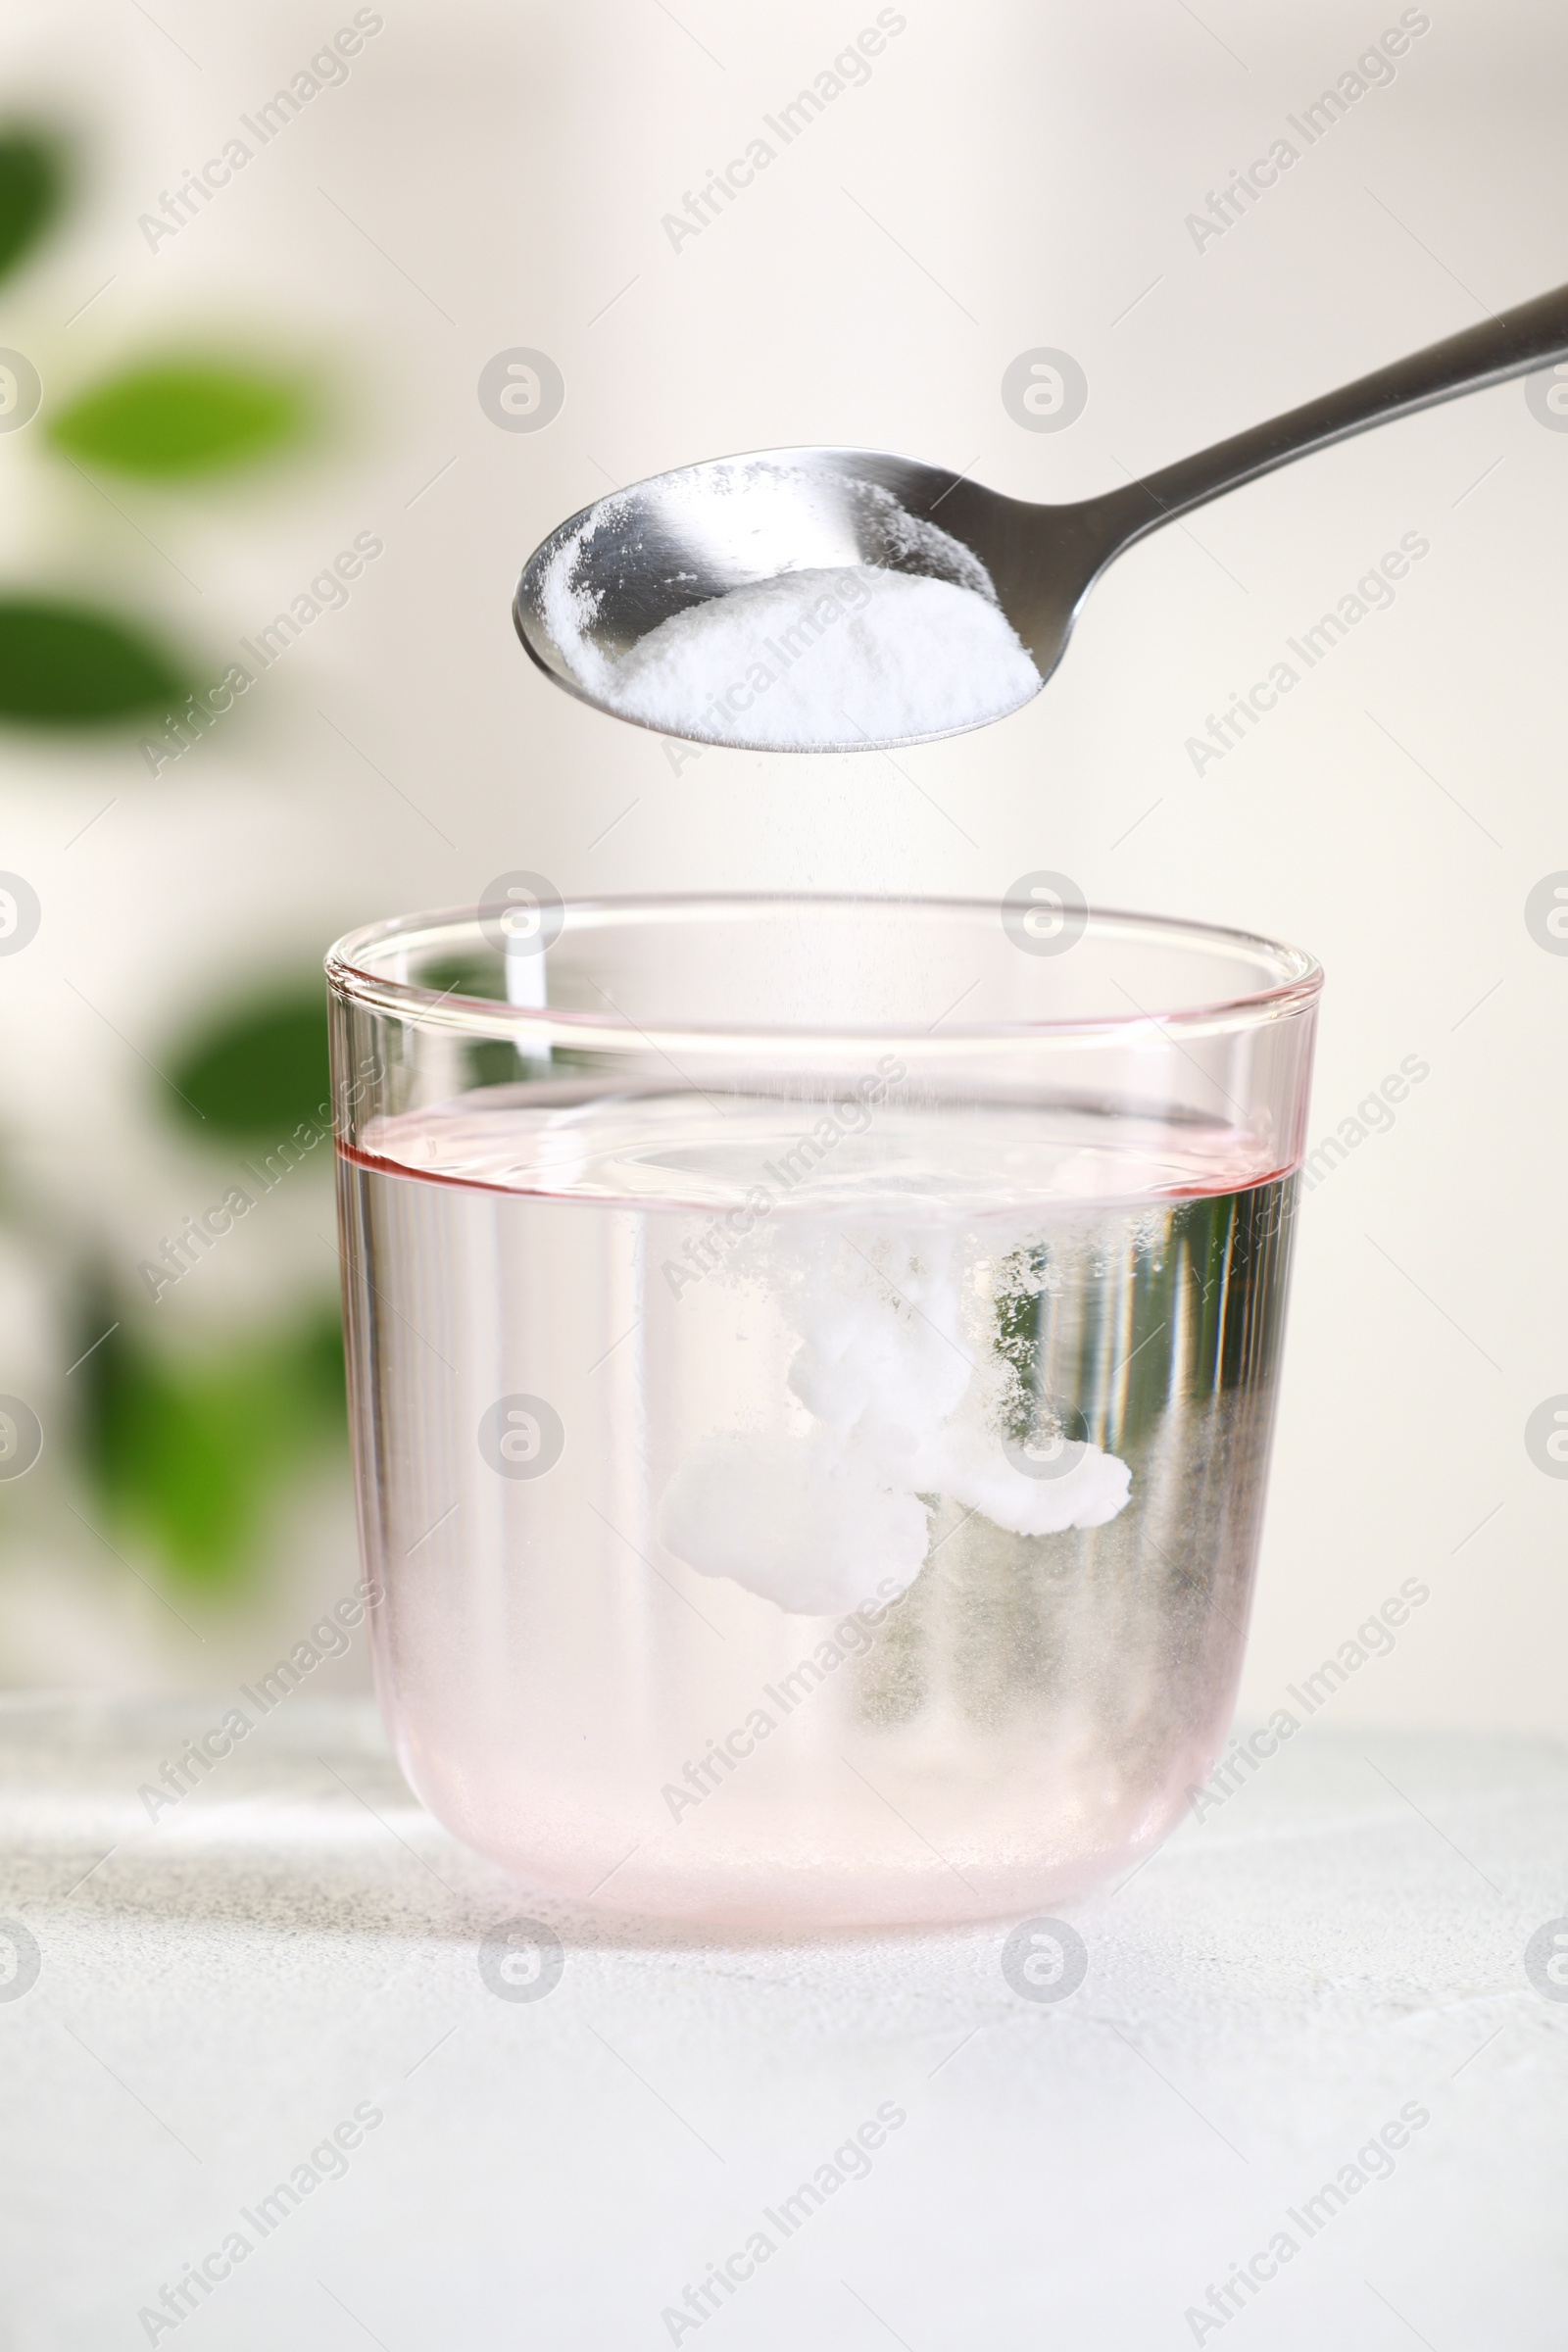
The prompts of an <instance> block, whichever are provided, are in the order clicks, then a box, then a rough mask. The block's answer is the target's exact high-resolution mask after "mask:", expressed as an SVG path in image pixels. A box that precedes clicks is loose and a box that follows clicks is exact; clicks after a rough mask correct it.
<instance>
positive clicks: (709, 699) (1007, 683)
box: [607, 564, 1040, 752]
mask: <svg viewBox="0 0 1568 2352" xmlns="http://www.w3.org/2000/svg"><path fill="white" fill-rule="evenodd" d="M607 684H608V691H607V699H608V700H609V701H611V702H612V703H613V706H614V708H615V710H616V711H619V712H621V713H622V714H623V715H624V716H625V717H627V718H635V719H640V720H641V721H642V723H643V724H644V725H645V726H650V727H659V728H662V729H663V730H665V731H666V732H668V733H670V734H683V733H686V732H687V731H688V730H690V731H694V732H696V733H698V734H701V735H703V736H705V737H708V738H710V739H713V740H716V741H719V742H725V743H738V744H747V745H750V746H752V747H754V748H759V749H766V750H769V751H780V752H809V751H819V750H824V749H842V748H844V747H846V746H852V745H853V746H858V745H859V744H861V743H867V742H869V743H896V742H899V741H901V740H903V739H904V738H907V737H908V736H911V735H938V734H942V733H944V732H946V731H948V730H951V729H955V728H959V727H972V726H978V725H981V724H983V723H984V722H985V721H986V720H987V719H992V718H1000V717H1002V716H1003V715H1004V714H1005V712H1006V711H1015V710H1017V709H1018V707H1019V705H1020V704H1022V703H1026V702H1028V701H1029V700H1030V698H1031V697H1032V696H1033V695H1035V694H1037V693H1038V692H1039V690H1040V672H1039V671H1038V670H1037V669H1036V667H1035V665H1034V663H1033V662H1031V661H1030V659H1029V656H1028V655H1027V654H1026V653H1025V651H1024V649H1023V647H1022V646H1021V645H1020V644H1019V642H1018V639H1017V637H1016V636H1015V635H1014V634H1013V631H1012V629H1011V627H1010V626H1009V624H1008V622H1007V620H1006V617H1005V614H1004V613H1003V612H1002V609H1001V607H1000V606H999V605H997V604H995V603H993V602H992V601H991V600H990V598H988V597H985V596H982V595H980V594H979V593H978V592H977V591H976V590H974V589H972V588H959V587H956V586H955V585H954V584H953V583H952V582H951V581H950V580H938V579H930V578H927V577H925V576H923V575H922V574H919V573H915V572H907V571H884V570H881V569H879V568H876V567H873V566H872V565H870V564H852V565H846V566H844V567H842V568H834V569H831V570H813V571H792V572H785V573H782V574H781V575H780V576H779V577H778V578H777V579H772V580H759V581H757V582H755V583H754V584H752V585H751V586H749V587H745V588H735V589H732V590H731V591H730V593H729V594H728V595H727V596H719V597H713V598H711V599H710V601H709V602H708V603H706V604H701V605H691V606H688V608H687V609H686V611H685V612H684V613H672V614H671V615H670V617H669V619H668V620H664V621H661V623H660V625H659V626H658V628H656V629H652V630H650V631H649V633H648V635H647V636H646V637H644V638H642V639H640V640H639V642H638V643H637V644H636V645H634V646H633V647H632V648H631V650H630V652H629V653H626V654H623V655H622V656H621V657H620V659H619V660H618V661H617V662H614V663H613V666H612V667H611V670H610V675H609V678H608V682H607Z"/></svg>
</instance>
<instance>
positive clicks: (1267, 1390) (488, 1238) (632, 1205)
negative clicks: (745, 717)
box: [327, 875, 1321, 1932]
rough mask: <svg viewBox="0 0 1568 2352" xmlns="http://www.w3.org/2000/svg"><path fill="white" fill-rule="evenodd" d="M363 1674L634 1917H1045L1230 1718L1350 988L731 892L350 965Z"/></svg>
mask: <svg viewBox="0 0 1568 2352" xmlns="http://www.w3.org/2000/svg"><path fill="white" fill-rule="evenodd" d="M327 972H328V976H329V979H330V984H331V991H332V998H333V1027H334V1043H333V1051H334V1076H335V1083H336V1092H337V1109H338V1133H339V1143H338V1150H339V1168H340V1176H341V1213H342V1233H343V1250H344V1264H345V1285H346V1297H347V1320H348V1346H349V1366H350V1386H351V1394H352V1399H353V1422H354V1435H355V1448H356V1464H357V1479H358V1489H359V1502H360V1516H361V1527H362V1540H363V1545H364V1553H365V1565H366V1573H367V1575H368V1577H370V1578H373V1579H374V1580H375V1581H376V1582H377V1583H378V1584H380V1585H381V1586H383V1587H384V1589H385V1594H386V1597H385V1600H384V1603H383V1605H382V1606H381V1607H379V1608H378V1609H377V1611H376V1614H375V1623H376V1671H377V1676H378V1684H379V1690H380V1694H381V1702H382V1705H383V1708H384V1710H385V1713H386V1717H387V1720H388V1723H389V1725H390V1727H391V1731H392V1734H393V1736H394V1738H395V1740H396V1742H397V1748H398V1753H399V1756H400V1758H401V1760H402V1763H403V1766H404V1769H405V1770H406V1772H407V1774H408V1776H409V1779H410V1781H411V1782H412V1784H413V1786H414V1787H415V1789H417V1791H418V1793H419V1795H420V1796H421V1797H422V1798H423V1799H424V1801H425V1802H426V1803H427V1804H428V1805H429V1807H430V1808H431V1810H432V1811H433V1812H434V1813H435V1814H436V1815H438V1817H439V1818H440V1819H441V1820H442V1821H443V1822H444V1823H446V1825H447V1826H448V1828H450V1829H451V1830H452V1831H453V1832H454V1834H455V1835H456V1836H458V1837H459V1838H463V1839H465V1840H466V1842H467V1843H468V1844H469V1845H471V1846H474V1847H476V1848H478V1849H479V1850H480V1851H481V1852H483V1853H486V1854H488V1855H490V1856H492V1857H493V1858H494V1859H495V1860H496V1861H498V1862H499V1863H501V1864H503V1865H504V1866H505V1867H506V1868H507V1869H508V1870H509V1871H511V1872H513V1873H514V1874H515V1875H516V1876H517V1877H518V1878H519V1879H521V1880H523V1881H525V1882H527V1883H529V1884H530V1885H532V1886H534V1887H539V1888H542V1889H549V1890H552V1891H554V1892H556V1893H559V1894H562V1895H565V1896H569V1897H573V1898H578V1899H581V1900H589V1899H591V1900H592V1901H593V1902H594V1903H595V1904H596V1905H597V1906H598V1907H600V1908H601V1909H604V1908H610V1909H613V1910H615V1911H619V1912H622V1913H640V1914H660V1915H664V1916H669V1917H681V1918H684V1919H687V1920H690V1921H693V1922H702V1923H707V1924H709V1925H711V1926H714V1927H728V1928H737V1929H743V1930H748V1929H749V1930H758V1931H763V1932H766V1931H774V1932H777V1931H781V1930H784V1931H787V1930H791V1929H805V1930H819V1929H829V1928H848V1927H863V1926H872V1925H915V1924H919V1923H930V1922H937V1921H944V1920H958V1919H975V1918H985V1917H1000V1916H1006V1915H1009V1914H1011V1915H1020V1914H1023V1913H1025V1912H1028V1911H1032V1910H1033V1911H1037V1910H1039V1909H1040V1908H1041V1907H1042V1906H1049V1905H1051V1904H1052V1903H1054V1902H1056V1901H1058V1900H1061V1899H1063V1898H1065V1897H1068V1896H1070V1895H1073V1894H1075V1893H1080V1892H1082V1891H1084V1890H1085V1889H1087V1888H1088V1887H1091V1886H1093V1885H1094V1884H1095V1883H1097V1882H1099V1881H1102V1880H1103V1879H1105V1878H1107V1877H1109V1876H1111V1875H1112V1874H1115V1873H1118V1872H1121V1871H1123V1870H1125V1869H1127V1868H1128V1867H1129V1866H1130V1865H1132V1864H1133V1863H1135V1862H1136V1861H1137V1860H1138V1859H1139V1858H1140V1857H1141V1856H1142V1855H1144V1854H1145V1853H1147V1852H1149V1851H1150V1850H1151V1848H1152V1846H1153V1845H1154V1844H1156V1843H1157V1842H1158V1840H1159V1839H1160V1838H1162V1837H1163V1836H1164V1835H1165V1834H1166V1832H1167V1831H1168V1830H1169V1829H1170V1828H1171V1826H1172V1824H1173V1823H1174V1822H1175V1820H1176V1819H1177V1817H1178V1815H1179V1814H1180V1813H1181V1811H1182V1810H1183V1807H1184V1805H1185V1804H1186V1802H1187V1798H1188V1792H1189V1791H1190V1789H1193V1788H1194V1787H1196V1786H1197V1785H1199V1784H1201V1782H1202V1781H1203V1779H1204V1778H1205V1777H1206V1775H1207V1773H1208V1772H1209V1770H1210V1768H1211V1765H1212V1763H1213V1760H1214V1758H1215V1756H1216V1754H1217V1753H1218V1751H1219V1748H1220V1746H1221V1744H1222V1741H1223V1740H1224V1737H1225V1734H1226V1731H1227V1728H1228V1725H1229V1720H1230V1714H1231V1709H1232V1705H1233V1702H1234V1695H1235V1689H1236V1682H1237V1677H1238V1674H1239V1672H1240V1666H1241V1658H1242V1649H1243V1642H1244V1638H1245V1628H1246V1624H1247V1617H1248V1610H1249V1604H1250V1593H1251V1585H1252V1576H1253V1568H1254V1563H1255V1558H1256V1551H1257V1543H1258V1532H1259V1523H1260V1519H1261V1515H1262V1508H1263V1495H1264V1483H1265V1473H1266V1465H1267V1456H1268V1446H1269V1436H1270V1425H1271V1421H1272V1417H1273V1410H1274V1392H1275V1383H1276V1376H1277V1368H1278V1362H1279V1349H1280V1338H1281V1329H1282V1323H1283V1315H1284V1302H1285V1288H1286V1275H1287V1268H1288V1262H1289V1256H1290V1242H1291V1230H1292V1215H1293V1208H1294V1201H1295V1193H1296V1183H1295V1171H1296V1169H1297V1167H1298V1165H1299V1160H1300V1156H1301V1152H1302V1149H1303V1139H1304V1122H1305V1112H1306V1101H1307V1090H1308V1084H1309V1078H1310V1067H1311V1054H1312V1038H1313V1026H1314V1019H1315V1011H1316V999H1317V994H1318V990H1319V987H1320V985H1321V974H1320V973H1319V971H1318V968H1317V966H1316V964H1315V963H1314V962H1313V960H1312V959H1311V958H1310V957H1309V956H1305V955H1303V954H1301V953H1300V952H1299V951H1298V950H1296V949H1293V948H1287V947H1279V946H1275V945H1273V944H1271V943H1270V942H1268V941H1267V940H1263V939H1257V938H1252V937H1250V936H1247V935H1245V934H1243V933H1240V932H1235V931H1223V930H1218V929H1213V928H1209V927H1205V926H1201V925H1199V924H1193V923H1180V922H1167V921H1162V920H1158V919H1156V918H1153V917H1149V916H1142V915H1126V914H1113V913H1107V912H1104V911H1102V910H1099V909H1096V910H1093V911H1091V910H1090V909H1089V908H1087V907H1084V906H1083V905H1082V904H1081V903H1079V902H1078V901H1077V900H1076V899H1075V897H1074V894H1073V892H1072V889H1071V886H1070V884H1067V883H1065V882H1064V881H1063V880H1062V879H1061V878H1060V877H1056V876H1051V875H1034V876H1029V877H1025V880H1024V882H1023V883H1021V884H1019V885H1018V886H1016V887H1015V889H1014V891H1013V892H1011V893H1009V895H1008V898H1007V899H1006V900H1005V901H1004V902H1003V903H1002V904H1001V905H1000V906H999V905H998V904H996V903H990V904H976V903H966V902H957V901H931V902H922V901H894V900H870V901H867V900H860V899H848V898H842V899H832V898H784V897H776V898H769V897H751V898H743V897H733V898H692V899H643V900H602V901H594V902H581V903H572V904H563V903H562V902H561V901H560V900H558V899H556V898H555V896H554V894H553V893H551V892H550V890H549V888H548V886H547V885H546V884H544V883H543V882H541V881H540V880H539V878H538V877H536V876H529V875H517V876H512V877H507V878H504V882H503V884H502V885H501V886H498V888H497V889H496V891H495V892H494V893H493V894H492V898H491V900H490V901H489V903H487V905H486V906H484V907H480V908H479V909H477V910H471V909H470V910H466V911H461V912H454V913H446V914H431V915H417V916H410V917H407V918H404V919H402V920H399V921H394V922H388V923H381V924H376V925H374V926H372V927H370V928H369V929H367V930H363V931H359V932H356V933H354V934H353V935H352V936H351V937H349V938H347V939H345V940H343V941H341V942H340V943H339V944H338V946H337V947H335V948H334V949H333V950H332V952H331V954H330V956H328V958H327Z"/></svg>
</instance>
